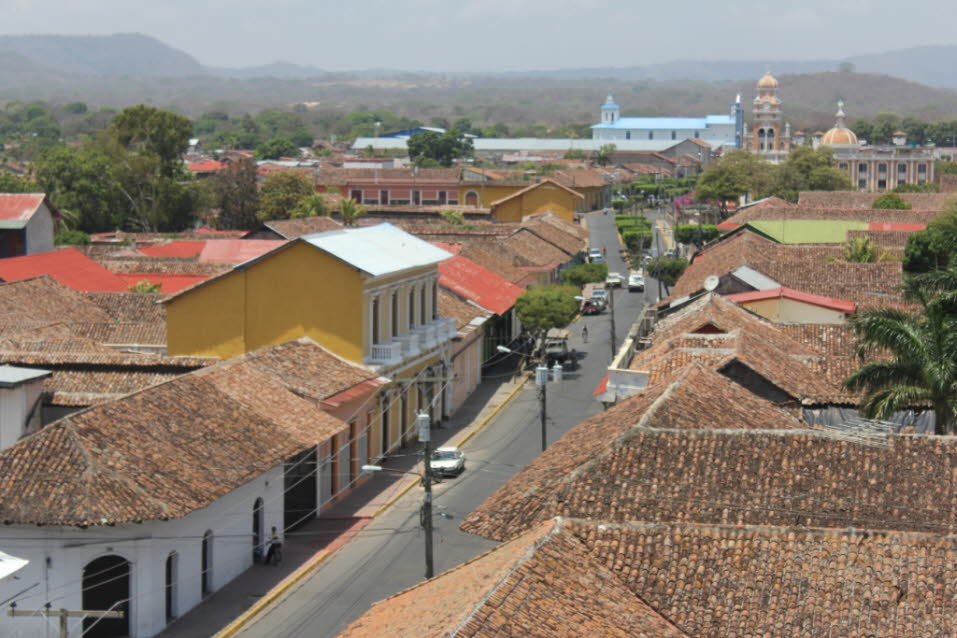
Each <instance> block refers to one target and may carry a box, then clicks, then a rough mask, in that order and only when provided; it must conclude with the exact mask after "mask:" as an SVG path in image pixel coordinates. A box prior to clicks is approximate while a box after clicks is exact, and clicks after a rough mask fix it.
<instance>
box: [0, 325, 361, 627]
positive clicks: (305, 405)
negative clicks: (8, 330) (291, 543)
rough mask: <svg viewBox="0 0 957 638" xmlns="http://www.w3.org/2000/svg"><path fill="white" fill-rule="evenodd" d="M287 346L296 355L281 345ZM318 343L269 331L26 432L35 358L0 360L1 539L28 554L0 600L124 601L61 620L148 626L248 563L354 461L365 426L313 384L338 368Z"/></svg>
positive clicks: (98, 604) (93, 605) (4, 623)
mask: <svg viewBox="0 0 957 638" xmlns="http://www.w3.org/2000/svg"><path fill="white" fill-rule="evenodd" d="M290 347H292V348H293V349H294V350H296V352H299V356H300V358H299V359H297V360H293V361H290V360H289V359H288V354H289V348H290ZM281 348H285V349H284V350H282V351H278V350H277V349H281ZM310 352H316V353H321V355H322V356H321V357H313V356H310V355H309V353H310ZM331 359H334V357H332V356H331V355H330V354H329V353H328V352H327V351H325V350H323V349H322V348H320V347H319V346H316V345H315V344H311V343H305V342H291V344H281V345H280V346H274V347H273V348H267V349H264V350H260V351H256V352H253V353H249V354H247V355H244V356H242V357H238V358H236V359H231V360H229V361H226V362H223V363H221V364H217V365H214V366H211V367H208V368H204V369H202V370H198V371H196V372H193V373H190V374H186V375H183V376H180V377H177V378H175V379H173V380H171V381H168V382H165V383H160V384H158V385H155V386H152V387H150V388H147V389H145V390H141V391H139V392H136V393H133V394H130V395H127V396H125V397H123V398H121V399H117V400H115V401H110V402H107V403H103V404H100V405H98V406H95V407H92V408H89V409H87V410H84V411H81V412H77V413H75V414H71V415H69V416H67V417H65V418H63V419H60V420H59V421H56V422H54V423H52V424H50V425H48V426H46V427H44V428H42V429H40V430H39V431H36V432H34V433H32V434H26V433H25V429H26V428H27V427H28V423H29V422H30V410H29V402H26V403H24V401H23V400H22V399H23V397H29V396H33V395H35V394H36V393H37V387H36V384H38V383H41V382H42V378H43V377H44V376H45V375H46V373H45V372H43V371H31V370H24V369H19V370H9V369H8V370H7V371H5V372H3V373H0V379H6V382H4V383H2V384H0V388H2V389H3V391H4V392H5V393H3V394H0V401H2V402H4V405H3V406H0V413H2V416H3V420H2V426H3V428H4V432H3V433H2V438H0V440H2V441H3V442H4V443H8V442H9V441H11V440H17V439H19V440H18V441H17V442H16V443H14V444H12V445H9V447H6V448H5V449H3V450H2V451H0V473H2V475H3V477H4V480H3V481H2V483H0V520H2V521H3V525H2V526H0V549H2V550H3V551H5V552H7V553H10V554H12V555H15V556H18V557H22V558H25V559H27V560H28V561H29V563H28V565H27V566H26V567H24V568H22V569H21V570H20V571H19V572H17V574H16V575H15V576H13V577H9V578H6V579H4V580H3V581H0V600H5V601H9V602H13V603H15V604H16V607H17V608H18V609H20V610H37V609H43V608H44V606H45V605H47V604H49V605H50V606H51V607H52V608H53V609H69V610H80V609H87V610H99V611H116V610H119V611H123V612H124V613H125V614H126V615H125V617H124V618H122V619H103V620H99V621H97V620H96V619H94V618H86V619H71V627H70V634H69V635H70V636H79V635H80V634H81V631H82V632H83V636H85V637H86V638H95V637H97V636H100V637H101V638H105V637H111V638H112V637H115V636H132V637H134V638H149V637H150V636H153V635H155V634H157V633H159V632H160V631H162V630H163V629H164V628H166V627H167V625H169V623H171V622H173V621H174V620H175V619H176V618H177V617H178V616H181V615H182V614H184V613H186V612H187V611H189V610H190V609H191V608H193V607H195V606H196V605H198V604H199V603H200V602H201V601H202V600H203V599H204V598H205V597H206V596H208V595H209V594H211V593H212V592H215V591H216V590H218V589H220V588H221V587H223V586H224V585H225V584H227V583H228V582H229V581H230V580H232V579H233V578H235V577H236V576H238V575H239V574H241V573H242V572H243V571H244V570H246V569H247V568H249V567H250V566H252V565H253V563H254V557H255V556H256V555H257V554H259V553H261V552H262V551H263V549H264V545H265V544H266V542H267V541H268V539H269V537H270V534H271V530H272V529H273V528H276V529H277V530H278V533H279V534H280V535H281V534H282V532H283V531H284V530H288V529H289V528H291V527H294V526H296V525H297V524H298V523H300V522H303V521H307V520H310V519H311V518H314V517H315V516H316V515H317V512H318V511H319V509H320V507H321V505H322V503H323V502H324V501H327V500H329V499H330V498H332V497H334V496H335V495H336V494H335V493H334V492H336V491H339V492H342V491H343V490H346V489H348V488H349V487H350V484H351V483H352V482H354V480H355V477H354V476H352V473H353V469H352V468H353V466H357V467H360V466H361V465H360V464H361V463H364V462H367V461H366V460H367V459H368V449H367V440H368V436H367V434H366V432H365V431H362V432H354V431H353V429H354V427H355V421H353V420H351V419H352V417H351V416H350V422H348V423H347V422H346V421H344V420H341V419H338V418H335V417H333V416H331V415H330V414H329V413H327V411H326V410H324V409H323V408H322V407H321V404H322V402H324V401H326V399H324V398H323V395H325V394H328V393H330V392H342V388H338V387H335V386H336V384H337V383H338V385H340V386H341V385H342V377H337V376H336V374H341V371H338V372H334V371H329V373H328V374H321V373H318V372H317V371H319V370H321V369H323V366H325V365H326V364H325V363H324V362H326V361H329V360H331ZM336 360H337V359H336ZM337 361H338V360H337ZM335 365H337V366H339V367H341V365H345V366H350V367H351V368H355V366H354V364H349V363H345V362H342V363H341V365H340V364H338V363H337V364H335ZM357 370H358V369H357ZM307 372H308V373H309V374H310V377H309V379H310V381H309V382H308V383H306V386H309V388H311V389H312V390H318V389H319V388H320V386H321V390H322V391H321V392H320V393H318V394H317V393H316V392H313V391H311V390H307V391H306V392H305V393H304V390H303V388H304V387H305V386H303V383H304V382H303V380H302V378H301V377H302V375H303V374H305V373H307ZM357 373H358V374H359V376H360V377H363V378H364V377H371V378H372V379H375V378H376V375H375V373H373V372H372V371H366V372H363V371H361V370H358V372H357ZM287 375H288V376H287ZM312 375H315V376H316V378H315V379H313V378H312ZM355 381H356V378H355V377H354V376H353V378H350V379H347V380H346V381H345V385H348V386H352V385H354V384H355ZM364 383H366V384H367V383H368V381H366V382H364ZM293 387H295V388H296V391H293V389H292V388H293ZM7 390H18V392H15V393H6V391H7ZM313 394H317V396H312V395H313ZM8 401H9V402H10V403H9V409H6V408H8V406H7V405H6V403H7V402H8ZM370 401H371V405H375V403H376V401H377V397H375V396H374V395H372V396H371V398H370ZM367 403H368V402H367ZM23 406H26V407H25V408H24V407H23ZM17 409H20V415H19V416H17V415H14V414H12V412H13V411H15V410H17ZM369 409H370V408H369V406H368V405H363V406H361V407H360V408H358V409H356V410H354V411H355V412H356V413H357V414H358V413H359V412H362V413H363V414H364V413H365V412H366V411H367V410H369ZM340 444H342V445H343V446H344V447H346V448H347V449H348V448H350V446H354V447H352V449H353V452H352V453H350V454H349V455H348V459H347V460H343V461H342V462H340V461H339V457H338V456H335V455H333V456H331V457H330V456H329V452H328V451H329V449H330V446H332V447H334V448H338V447H339V445H340ZM352 457H355V458H352ZM330 462H331V463H332V467H333V470H332V471H333V472H336V474H335V476H333V475H332V474H330V471H329V468H330ZM336 467H338V471H337V470H335V468H336ZM330 482H331V484H332V485H334V486H338V487H337V488H335V489H333V490H332V491H330V489H329V484H330ZM0 636H9V637H11V638H12V637H13V636H50V637H51V638H52V637H53V636H56V627H55V623H52V624H51V623H50V622H48V621H47V620H45V619H43V618H42V617H40V616H36V617H22V616H21V617H12V618H11V617H9V616H7V615H6V614H4V615H3V616H0Z"/></svg>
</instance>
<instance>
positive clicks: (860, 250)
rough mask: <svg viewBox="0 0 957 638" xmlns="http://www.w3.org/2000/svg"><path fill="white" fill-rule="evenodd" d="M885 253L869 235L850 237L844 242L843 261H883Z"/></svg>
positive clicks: (861, 262)
mask: <svg viewBox="0 0 957 638" xmlns="http://www.w3.org/2000/svg"><path fill="white" fill-rule="evenodd" d="M886 256H887V253H885V252H883V251H882V250H881V247H880V246H878V245H877V244H875V243H874V242H872V241H871V240H870V238H869V237H852V238H850V239H848V240H847V243H845V244H844V261H847V262H850V263H855V264H872V263H874V262H878V261H883V260H884V259H885V258H886Z"/></svg>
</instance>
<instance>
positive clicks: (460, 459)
mask: <svg viewBox="0 0 957 638" xmlns="http://www.w3.org/2000/svg"><path fill="white" fill-rule="evenodd" d="M429 467H431V468H432V475H433V476H458V475H459V474H461V473H462V472H464V471H465V452H463V451H462V450H460V449H458V448H457V447H440V448H438V449H436V450H435V451H434V452H432V460H431V461H429Z"/></svg>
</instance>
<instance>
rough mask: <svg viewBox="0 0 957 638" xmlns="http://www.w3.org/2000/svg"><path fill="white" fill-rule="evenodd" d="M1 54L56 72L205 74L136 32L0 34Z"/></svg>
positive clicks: (184, 57)
mask: <svg viewBox="0 0 957 638" xmlns="http://www.w3.org/2000/svg"><path fill="white" fill-rule="evenodd" d="M0 51H10V52H13V53H15V54H17V55H19V56H22V57H23V58H26V59H28V60H30V61H31V62H32V63H33V64H35V65H39V66H41V67H45V68H47V69H49V70H52V71H55V72H59V73H70V74H80V75H139V76H153V77H156V76H160V77H185V76H190V75H200V74H204V73H205V70H204V68H203V66H202V65H201V64H200V63H199V62H198V61H196V59H195V58H193V57H192V56H190V55H189V54H187V53H184V52H183V51H180V50H178V49H174V48H172V47H170V46H167V45H166V44H163V43H162V42H160V41H159V40H156V39H155V38H151V37H149V36H146V35H142V34H138V33H118V34H114V35H91V36H77V35H0Z"/></svg>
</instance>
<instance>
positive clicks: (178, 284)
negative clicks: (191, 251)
mask: <svg viewBox="0 0 957 638" xmlns="http://www.w3.org/2000/svg"><path fill="white" fill-rule="evenodd" d="M211 276H212V275H173V274H168V273H158V272H135V273H123V274H120V275H119V277H120V278H121V279H123V281H125V282H126V284H127V287H128V288H133V287H135V286H136V285H137V284H139V283H141V282H144V281H145V282H147V283H150V284H159V287H160V288H159V291H160V293H162V294H167V295H172V294H176V293H177V292H179V291H180V290H185V289H186V288H189V287H190V286H195V285H196V284H198V283H199V282H201V281H206V280H207V279H209V278H210V277H211ZM150 294H153V293H150Z"/></svg>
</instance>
